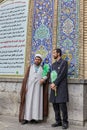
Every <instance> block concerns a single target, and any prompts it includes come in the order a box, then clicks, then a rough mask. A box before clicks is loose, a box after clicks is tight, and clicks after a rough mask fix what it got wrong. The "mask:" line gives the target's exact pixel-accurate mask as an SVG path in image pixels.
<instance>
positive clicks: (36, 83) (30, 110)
mask: <svg viewBox="0 0 87 130" xmlns="http://www.w3.org/2000/svg"><path fill="white" fill-rule="evenodd" d="M42 71H43V70H42V67H41V66H40V67H39V69H38V71H37V73H36V72H35V66H34V65H32V66H31V68H30V72H29V78H28V81H27V89H28V91H27V93H26V101H25V114H24V119H25V120H28V121H30V120H32V119H35V120H42V119H43V86H42V85H40V79H41V78H42Z"/></svg>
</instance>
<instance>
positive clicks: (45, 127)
mask: <svg viewBox="0 0 87 130" xmlns="http://www.w3.org/2000/svg"><path fill="white" fill-rule="evenodd" d="M52 123H53V122H52ZM49 129H50V130H54V129H55V130H62V128H61V127H57V128H52V127H51V123H46V122H43V123H39V124H27V125H21V124H20V123H19V122H18V119H17V117H9V116H2V115H0V130H49ZM68 130H87V126H85V127H82V126H73V125H70V126H69V128H68Z"/></svg>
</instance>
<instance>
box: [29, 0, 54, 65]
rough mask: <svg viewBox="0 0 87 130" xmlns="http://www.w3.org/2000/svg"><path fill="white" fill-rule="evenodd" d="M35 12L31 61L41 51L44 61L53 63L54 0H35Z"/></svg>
mask: <svg viewBox="0 0 87 130" xmlns="http://www.w3.org/2000/svg"><path fill="white" fill-rule="evenodd" d="M33 14H34V16H33V26H32V49H31V63H33V61H34V56H35V54H36V53H40V54H41V55H42V56H43V62H44V63H45V62H46V63H50V65H51V63H52V36H53V14H54V0H34V13H33Z"/></svg>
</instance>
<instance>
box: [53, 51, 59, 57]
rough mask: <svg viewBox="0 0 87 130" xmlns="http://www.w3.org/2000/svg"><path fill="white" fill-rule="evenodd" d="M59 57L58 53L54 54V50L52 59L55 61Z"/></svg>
mask: <svg viewBox="0 0 87 130" xmlns="http://www.w3.org/2000/svg"><path fill="white" fill-rule="evenodd" d="M58 57H59V53H57V52H56V50H53V58H54V59H57V58H58Z"/></svg>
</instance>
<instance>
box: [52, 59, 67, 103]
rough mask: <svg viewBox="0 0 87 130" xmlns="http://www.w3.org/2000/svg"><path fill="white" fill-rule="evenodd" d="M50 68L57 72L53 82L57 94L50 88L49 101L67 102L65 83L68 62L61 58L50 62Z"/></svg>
mask: <svg viewBox="0 0 87 130" xmlns="http://www.w3.org/2000/svg"><path fill="white" fill-rule="evenodd" d="M52 70H55V71H56V72H57V75H58V76H57V79H56V80H55V81H54V84H55V85H56V87H57V90H56V91H57V92H56V93H57V96H55V91H54V90H52V89H51V94H50V102H52V103H64V102H68V84H67V72H68V63H67V61H65V60H63V59H62V58H61V59H60V60H59V61H56V62H55V63H53V64H52Z"/></svg>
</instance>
